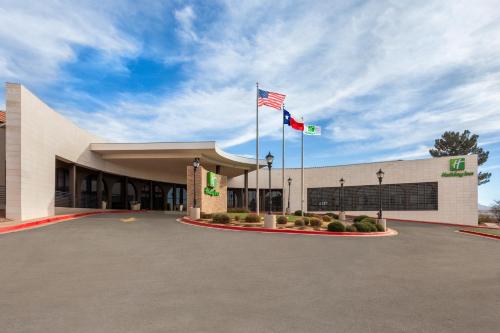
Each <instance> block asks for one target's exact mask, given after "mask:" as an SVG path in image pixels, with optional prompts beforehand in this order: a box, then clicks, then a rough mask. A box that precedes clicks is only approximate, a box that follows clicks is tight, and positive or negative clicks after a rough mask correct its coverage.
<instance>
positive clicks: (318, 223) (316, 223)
mask: <svg viewBox="0 0 500 333" xmlns="http://www.w3.org/2000/svg"><path fill="white" fill-rule="evenodd" d="M309 224H310V225H311V227H321V220H320V219H318V218H317V217H312V218H311V220H310V221H309Z"/></svg>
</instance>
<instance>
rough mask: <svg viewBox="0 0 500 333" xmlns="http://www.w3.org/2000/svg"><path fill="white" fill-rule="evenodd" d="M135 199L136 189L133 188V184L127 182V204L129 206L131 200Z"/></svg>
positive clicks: (134, 200)
mask: <svg viewBox="0 0 500 333" xmlns="http://www.w3.org/2000/svg"><path fill="white" fill-rule="evenodd" d="M136 201H137V191H136V189H135V186H134V184H132V183H130V182H129V183H128V184H127V206H129V205H130V203H131V202H136Z"/></svg>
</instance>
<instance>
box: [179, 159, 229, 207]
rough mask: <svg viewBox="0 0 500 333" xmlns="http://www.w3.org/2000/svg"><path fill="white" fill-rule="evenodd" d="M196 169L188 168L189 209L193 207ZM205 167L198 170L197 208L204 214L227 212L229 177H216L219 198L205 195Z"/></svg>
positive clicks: (206, 171)
mask: <svg viewBox="0 0 500 333" xmlns="http://www.w3.org/2000/svg"><path fill="white" fill-rule="evenodd" d="M193 170H194V168H193V167H192V166H188V167H187V199H188V200H187V201H188V207H193V195H194V191H193V185H194V177H193V176H194V172H193ZM208 172H209V171H208V170H206V169H205V168H204V167H203V166H200V167H199V168H198V169H197V170H196V206H197V207H199V208H200V211H201V212H203V213H207V214H211V213H222V212H226V211H227V177H226V176H222V175H216V176H215V177H216V179H217V187H216V189H215V190H216V191H217V192H219V193H220V195H219V196H210V195H207V194H205V193H204V191H203V190H204V188H205V187H206V186H207V173H208Z"/></svg>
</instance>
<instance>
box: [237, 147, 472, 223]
mask: <svg viewBox="0 0 500 333" xmlns="http://www.w3.org/2000/svg"><path fill="white" fill-rule="evenodd" d="M463 157H465V159H466V170H467V171H472V172H474V176H469V177H462V178H458V177H441V174H442V173H443V172H447V171H448V170H449V158H444V157H443V158H429V159H422V160H412V161H391V162H380V163H364V164H355V165H345V166H334V167H320V168H306V169H305V171H304V178H305V180H304V183H305V184H304V210H307V188H308V187H310V188H314V187H337V186H339V179H340V178H344V179H345V181H346V183H345V186H356V185H376V184H378V180H377V177H376V175H375V173H376V172H377V170H379V169H380V168H381V169H382V170H384V172H385V177H384V180H383V183H384V184H396V183H418V182H436V181H437V182H438V207H439V209H438V210H437V211H385V212H384V216H385V217H387V218H399V219H407V220H419V221H430V222H446V223H456V224H468V225H477V214H478V213H477V176H476V175H477V156H476V155H469V156H463ZM288 177H291V178H292V179H293V181H292V187H291V200H290V208H291V210H292V211H294V210H298V209H300V207H301V204H300V188H301V187H300V182H301V181H300V179H301V170H300V168H297V169H285V179H288ZM271 179H272V180H271V181H272V184H274V185H273V188H280V187H281V169H273V171H272V172H271ZM243 181H244V179H243V177H242V176H240V177H236V178H232V179H230V180H229V183H228V187H230V188H231V187H236V188H243ZM259 184H260V187H261V188H267V187H268V171H267V168H266V169H262V170H261V171H260V177H259ZM249 187H250V188H255V172H251V173H249ZM284 198H285V199H286V198H288V185H286V186H285V195H284ZM346 213H347V214H352V215H360V214H366V215H370V216H376V212H374V211H369V212H361V211H356V212H346Z"/></svg>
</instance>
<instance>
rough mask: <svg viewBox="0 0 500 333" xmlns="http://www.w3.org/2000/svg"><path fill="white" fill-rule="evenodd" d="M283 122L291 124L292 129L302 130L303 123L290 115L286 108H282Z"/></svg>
mask: <svg viewBox="0 0 500 333" xmlns="http://www.w3.org/2000/svg"><path fill="white" fill-rule="evenodd" d="M283 124H285V125H288V126H292V128H293V129H296V130H298V131H303V130H304V123H301V122H298V121H296V120H295V119H294V118H293V117H292V116H291V115H290V112H288V111H287V110H285V109H283Z"/></svg>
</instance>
